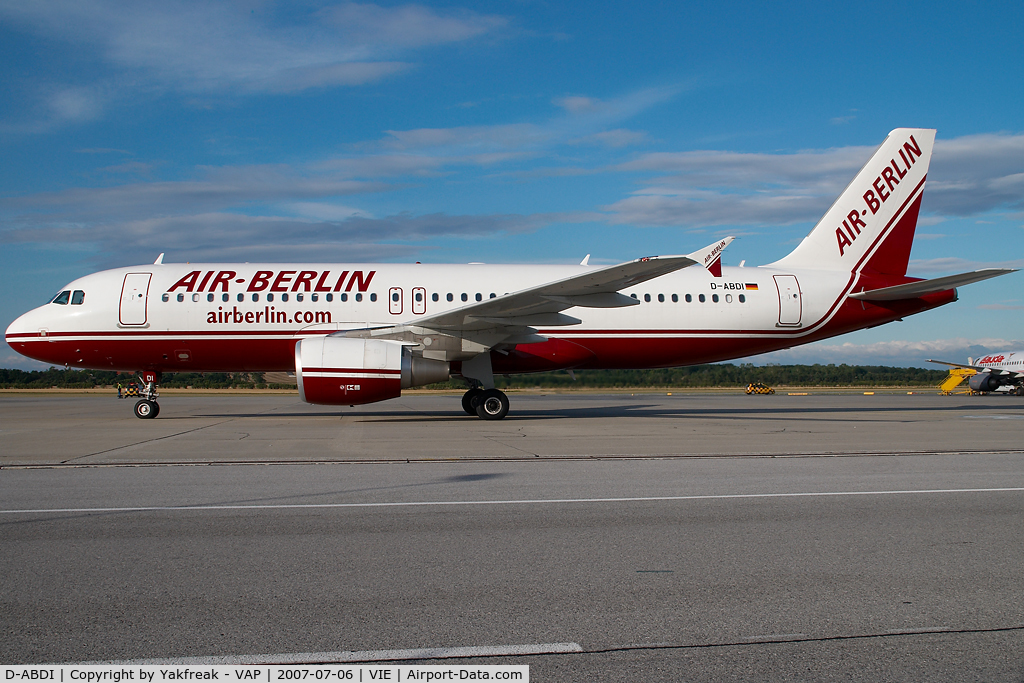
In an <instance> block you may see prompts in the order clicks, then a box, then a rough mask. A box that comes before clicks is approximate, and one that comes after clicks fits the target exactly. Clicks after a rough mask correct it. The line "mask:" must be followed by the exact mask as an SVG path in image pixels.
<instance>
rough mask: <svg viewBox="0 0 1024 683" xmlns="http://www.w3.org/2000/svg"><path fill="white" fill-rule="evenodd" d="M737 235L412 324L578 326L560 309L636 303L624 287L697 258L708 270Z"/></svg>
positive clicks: (454, 327)
mask: <svg viewBox="0 0 1024 683" xmlns="http://www.w3.org/2000/svg"><path fill="white" fill-rule="evenodd" d="M733 239H734V238H732V237H726V238H725V239H722V240H719V241H717V242H715V243H714V244H710V245H708V246H707V247H705V248H704V249H701V250H698V251H695V252H694V253H692V254H687V255H686V256H648V257H645V258H640V259H636V260H635V261H627V262H626V263H620V264H618V265H615V266H607V267H605V268H598V269H595V270H588V271H586V272H584V273H580V274H579V275H573V276H571V277H567V278H565V279H562V280H555V281H554V282H548V283H545V284H543V285H538V286H536V287H530V288H529V289H524V290H520V291H518V292H512V293H510V294H505V295H504V296H498V297H495V298H493V299H486V300H484V301H480V302H477V303H473V304H470V305H468V306H463V307H461V308H457V309H455V310H452V311H445V312H444V313H439V314H437V315H433V316H427V317H425V318H418V319H416V321H415V322H414V323H413V324H415V325H416V326H418V327H426V328H432V329H436V330H466V329H484V328H493V327H495V326H496V325H497V326H501V325H507V326H513V327H522V326H532V325H543V326H545V327H548V326H556V325H575V324H577V323H579V322H580V321H579V319H578V318H573V317H571V316H568V315H564V314H562V313H561V311H564V310H565V309H567V308H572V307H574V306H582V307H585V308H619V307H622V306H634V305H636V304H638V303H640V302H639V301H637V300H636V299H633V298H632V297H628V296H626V295H624V294H620V293H619V290H621V289H625V288H626V287H632V286H633V285H637V284H640V283H641V282H646V281H648V280H652V279H654V278H656V277H660V276H662V275H667V274H668V273H672V272H674V271H677V270H680V269H682V268H687V267H689V266H692V265H695V264H698V263H699V264H701V265H706V267H708V269H709V270H712V267H713V266H715V265H718V266H719V268H720V265H719V264H720V262H721V254H722V250H723V249H725V247H726V246H728V245H729V243H730V242H732V241H733ZM712 272H714V271H713V270H712ZM720 272H721V270H719V273H720Z"/></svg>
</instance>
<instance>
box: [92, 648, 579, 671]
mask: <svg viewBox="0 0 1024 683" xmlns="http://www.w3.org/2000/svg"><path fill="white" fill-rule="evenodd" d="M577 652H583V648H582V647H581V646H580V644H579V643H535V644H532V645H483V646H474V647H425V648H419V649H413V650H362V651H339V652H293V653H287V654H276V655H223V656H211V657H170V658H167V659H123V660H111V661H98V662H77V664H79V665H85V664H106V665H111V666H141V665H167V666H189V665H197V664H204V665H209V666H217V665H219V666H231V665H235V664H334V663H339V662H345V663H348V662H352V663H356V662H395V661H407V660H412V659H461V658H465V657H514V656H522V655H562V654H572V653H577Z"/></svg>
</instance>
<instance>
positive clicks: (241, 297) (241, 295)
mask: <svg viewBox="0 0 1024 683" xmlns="http://www.w3.org/2000/svg"><path fill="white" fill-rule="evenodd" d="M238 300H239V301H244V300H245V294H242V293H241V292H239V293H238Z"/></svg>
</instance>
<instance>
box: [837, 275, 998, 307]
mask: <svg viewBox="0 0 1024 683" xmlns="http://www.w3.org/2000/svg"><path fill="white" fill-rule="evenodd" d="M1013 272H1016V269H1015V268H982V269H981V270H974V271H971V272H970V273H960V274H959V275H947V276H946V277H937V278H934V279H932V280H921V281H919V282H908V283H907V284H905V285H896V286H894V287H882V288H881V289H871V290H868V291H866V292H854V293H853V294H850V298H851V299H860V300H861V301H898V300H900V299H916V298H917V297H919V296H924V295H925V294H934V293H936V292H944V291H946V290H948V289H953V288H955V287H962V286H964V285H969V284H971V283H974V282H981V281H982V280H987V279H989V278H991V277H999V276H1000V275H1006V274H1007V273H1013Z"/></svg>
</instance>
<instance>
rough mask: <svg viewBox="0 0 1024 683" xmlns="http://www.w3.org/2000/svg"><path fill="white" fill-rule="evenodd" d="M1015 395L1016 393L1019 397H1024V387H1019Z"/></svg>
mask: <svg viewBox="0 0 1024 683" xmlns="http://www.w3.org/2000/svg"><path fill="white" fill-rule="evenodd" d="M1013 393H1015V394H1016V395H1017V396H1024V387H1017V389H1016V390H1015V391H1014V392H1013Z"/></svg>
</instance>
